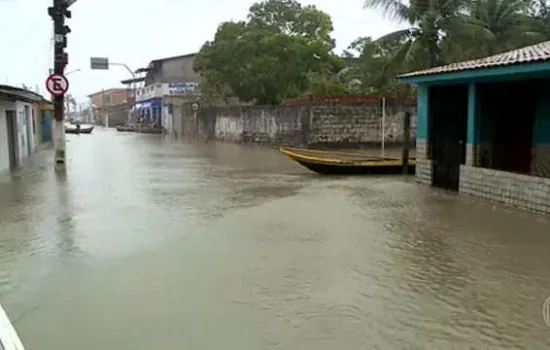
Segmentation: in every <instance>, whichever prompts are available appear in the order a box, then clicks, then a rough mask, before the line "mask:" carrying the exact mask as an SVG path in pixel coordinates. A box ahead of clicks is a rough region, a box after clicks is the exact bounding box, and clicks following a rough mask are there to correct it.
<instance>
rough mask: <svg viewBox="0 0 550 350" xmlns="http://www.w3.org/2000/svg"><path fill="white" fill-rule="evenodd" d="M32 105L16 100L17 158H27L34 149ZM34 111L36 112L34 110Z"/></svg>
mask: <svg viewBox="0 0 550 350" xmlns="http://www.w3.org/2000/svg"><path fill="white" fill-rule="evenodd" d="M33 110H34V105H33V104H32V103H27V102H21V101H18V102H16V111H17V112H16V115H17V126H16V127H17V138H18V146H19V150H18V155H19V160H22V159H24V158H27V157H28V156H30V155H31V154H32V153H33V152H34V151H35V148H36V146H35V141H34V132H33V120H32V115H33ZM34 113H36V112H34Z"/></svg>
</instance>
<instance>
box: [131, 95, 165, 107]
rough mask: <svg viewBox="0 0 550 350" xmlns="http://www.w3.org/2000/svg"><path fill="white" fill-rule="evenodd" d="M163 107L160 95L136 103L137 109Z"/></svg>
mask: <svg viewBox="0 0 550 350" xmlns="http://www.w3.org/2000/svg"><path fill="white" fill-rule="evenodd" d="M161 107H162V98H159V97H155V98H152V99H150V100H146V101H141V102H138V103H136V108H137V109H148V108H161Z"/></svg>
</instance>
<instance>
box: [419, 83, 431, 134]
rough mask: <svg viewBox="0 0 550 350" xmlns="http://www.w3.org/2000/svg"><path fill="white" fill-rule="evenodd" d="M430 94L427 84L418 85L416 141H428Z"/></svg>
mask: <svg viewBox="0 0 550 350" xmlns="http://www.w3.org/2000/svg"><path fill="white" fill-rule="evenodd" d="M429 106H430V94H429V88H428V85H426V84H420V85H418V88H417V90H416V114H417V115H416V139H417V140H422V141H426V140H428V127H429V123H428V121H429V119H428V118H429V113H430V107H429Z"/></svg>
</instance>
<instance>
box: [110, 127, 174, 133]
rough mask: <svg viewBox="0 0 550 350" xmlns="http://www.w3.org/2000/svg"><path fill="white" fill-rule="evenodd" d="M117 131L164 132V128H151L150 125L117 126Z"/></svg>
mask: <svg viewBox="0 0 550 350" xmlns="http://www.w3.org/2000/svg"><path fill="white" fill-rule="evenodd" d="M116 131H118V132H137V133H140V134H162V132H163V129H162V128H151V127H148V126H144V127H139V126H117V127H116Z"/></svg>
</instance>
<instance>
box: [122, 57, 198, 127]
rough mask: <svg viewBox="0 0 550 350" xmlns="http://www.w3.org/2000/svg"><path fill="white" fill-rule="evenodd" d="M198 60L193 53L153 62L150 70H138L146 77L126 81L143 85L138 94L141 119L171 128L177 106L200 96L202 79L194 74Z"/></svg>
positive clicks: (137, 100) (137, 105)
mask: <svg viewBox="0 0 550 350" xmlns="http://www.w3.org/2000/svg"><path fill="white" fill-rule="evenodd" d="M195 56H196V54H194V53H193V54H188V55H182V56H174V57H168V58H162V59H157V60H154V61H151V62H150V63H149V65H148V66H147V67H145V68H140V69H138V70H136V73H137V74H139V73H141V74H145V76H144V77H142V78H137V79H131V80H126V81H123V83H125V84H132V83H137V82H143V85H144V86H143V87H141V88H138V89H137V90H136V106H135V107H136V110H137V111H138V113H139V116H141V117H143V118H145V120H148V121H152V122H154V123H156V124H158V125H162V126H163V127H165V128H166V129H169V128H170V125H171V124H172V105H173V103H178V102H180V101H181V102H183V101H187V100H189V99H190V98H193V96H196V95H197V94H198V92H199V82H200V75H199V74H198V73H197V72H195V71H194V70H193V63H194V60H195Z"/></svg>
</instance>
